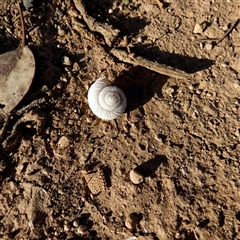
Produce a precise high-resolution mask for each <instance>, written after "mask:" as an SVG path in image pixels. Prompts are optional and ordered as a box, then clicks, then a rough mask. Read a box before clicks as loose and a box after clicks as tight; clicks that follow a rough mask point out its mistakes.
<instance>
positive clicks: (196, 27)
mask: <svg viewBox="0 0 240 240" xmlns="http://www.w3.org/2000/svg"><path fill="white" fill-rule="evenodd" d="M202 32H203V29H202V26H201V25H200V24H199V23H197V24H196V25H195V27H194V29H193V33H195V34H196V33H202Z"/></svg>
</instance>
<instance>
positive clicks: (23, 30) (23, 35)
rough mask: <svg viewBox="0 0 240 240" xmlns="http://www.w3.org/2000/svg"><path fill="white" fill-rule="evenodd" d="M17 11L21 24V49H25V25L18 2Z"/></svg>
mask: <svg viewBox="0 0 240 240" xmlns="http://www.w3.org/2000/svg"><path fill="white" fill-rule="evenodd" d="M18 9H19V13H20V19H21V24H22V47H25V45H26V33H25V25H24V20H23V13H22V8H21V5H20V2H18Z"/></svg>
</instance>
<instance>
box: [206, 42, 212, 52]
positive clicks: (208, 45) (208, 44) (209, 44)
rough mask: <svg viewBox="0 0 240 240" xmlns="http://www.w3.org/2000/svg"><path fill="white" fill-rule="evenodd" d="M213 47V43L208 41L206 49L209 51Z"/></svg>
mask: <svg viewBox="0 0 240 240" xmlns="http://www.w3.org/2000/svg"><path fill="white" fill-rule="evenodd" d="M212 48H213V45H212V44H211V43H206V44H205V49H206V50H207V51H210V50H212Z"/></svg>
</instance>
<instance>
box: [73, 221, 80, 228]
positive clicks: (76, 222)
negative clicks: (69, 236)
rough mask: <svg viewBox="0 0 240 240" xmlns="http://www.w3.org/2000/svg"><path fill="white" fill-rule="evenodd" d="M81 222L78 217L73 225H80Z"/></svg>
mask: <svg viewBox="0 0 240 240" xmlns="http://www.w3.org/2000/svg"><path fill="white" fill-rule="evenodd" d="M79 224H80V222H79V220H78V219H76V220H74V221H73V226H74V227H78V226H79Z"/></svg>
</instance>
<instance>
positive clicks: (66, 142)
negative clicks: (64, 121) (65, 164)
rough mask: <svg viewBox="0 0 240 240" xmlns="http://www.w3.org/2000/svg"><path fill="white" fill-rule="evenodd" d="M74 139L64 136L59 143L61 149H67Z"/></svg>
mask: <svg viewBox="0 0 240 240" xmlns="http://www.w3.org/2000/svg"><path fill="white" fill-rule="evenodd" d="M72 141H73V139H72V138H71V137H69V136H62V137H61V138H60V139H59V141H58V147H59V148H67V147H69V146H70V144H71V143H72Z"/></svg>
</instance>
